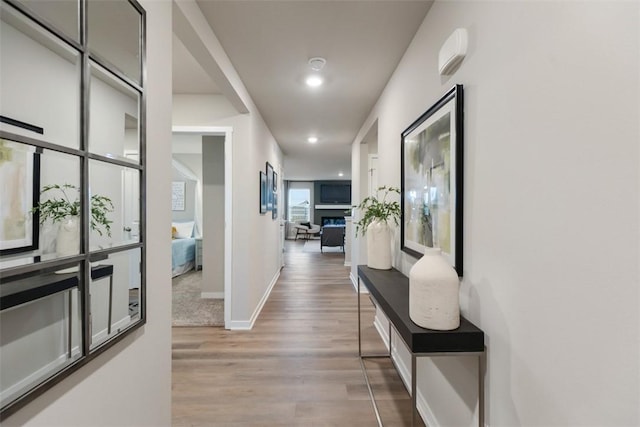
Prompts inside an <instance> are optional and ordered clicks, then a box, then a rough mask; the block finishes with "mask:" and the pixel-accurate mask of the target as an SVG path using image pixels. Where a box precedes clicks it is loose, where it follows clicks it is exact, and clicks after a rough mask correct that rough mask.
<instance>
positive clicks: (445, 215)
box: [400, 85, 464, 276]
mask: <svg viewBox="0 0 640 427" xmlns="http://www.w3.org/2000/svg"><path fill="white" fill-rule="evenodd" d="M463 125H464V91H463V86H462V85H455V86H454V87H453V88H451V89H450V90H449V91H448V92H447V93H446V94H444V95H443V96H442V97H441V98H440V99H439V100H438V101H437V102H436V103H435V104H433V105H432V106H431V107H429V109H428V110H427V111H425V112H424V113H423V114H422V115H421V116H420V117H418V119H417V120H415V121H414V122H413V123H411V125H410V126H409V127H408V128H407V129H405V130H404V131H403V132H402V134H401V142H400V145H401V156H400V159H401V174H402V184H401V193H402V194H401V208H402V220H401V223H400V224H401V233H400V248H401V249H402V251H403V252H405V253H408V254H409V255H411V256H414V257H417V258H419V257H421V256H422V255H423V254H424V252H425V249H426V248H427V247H436V248H440V249H442V254H443V255H444V256H445V257H446V258H447V259H448V260H449V262H450V263H451V265H452V266H453V267H454V268H455V269H456V271H457V273H458V276H462V272H463V263H462V262H463V259H462V254H463V247H462V245H463V224H462V218H463V171H464V152H463V147H464V126H463Z"/></svg>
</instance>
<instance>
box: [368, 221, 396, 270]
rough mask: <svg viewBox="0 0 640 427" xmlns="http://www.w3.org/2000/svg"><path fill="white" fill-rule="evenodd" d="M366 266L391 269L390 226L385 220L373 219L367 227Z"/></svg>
mask: <svg viewBox="0 0 640 427" xmlns="http://www.w3.org/2000/svg"><path fill="white" fill-rule="evenodd" d="M367 266H368V267H370V268H375V269H378V270H390V269H391V227H389V224H387V222H386V221H379V220H375V221H373V222H371V224H369V226H368V227H367Z"/></svg>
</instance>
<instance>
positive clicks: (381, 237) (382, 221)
mask: <svg viewBox="0 0 640 427" xmlns="http://www.w3.org/2000/svg"><path fill="white" fill-rule="evenodd" d="M381 192H382V196H381V195H380V193H381ZM390 193H397V194H398V195H399V194H400V189H398V188H395V187H387V186H386V185H385V186H382V187H379V188H378V189H377V190H376V195H375V196H369V197H366V198H365V199H364V200H362V202H361V203H360V204H359V205H358V206H356V209H359V210H360V212H361V215H362V218H361V219H360V220H359V221H358V222H356V223H355V224H356V236H358V234H361V235H362V236H364V235H366V236H367V266H369V267H371V268H376V269H379V270H389V269H390V268H391V228H390V226H389V222H390V221H393V223H394V224H395V225H396V226H397V225H398V224H399V223H400V212H401V211H400V203H398V202H397V201H390V200H387V197H389V195H390Z"/></svg>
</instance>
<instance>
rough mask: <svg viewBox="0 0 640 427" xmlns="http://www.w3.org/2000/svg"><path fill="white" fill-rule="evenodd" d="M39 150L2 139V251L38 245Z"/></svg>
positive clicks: (0, 217)
mask: <svg viewBox="0 0 640 427" xmlns="http://www.w3.org/2000/svg"><path fill="white" fill-rule="evenodd" d="M39 193H40V153H39V152H38V150H36V147H33V146H29V145H25V144H20V143H18V142H14V141H10V140H7V139H0V200H2V205H0V254H1V255H9V254H15V253H20V252H28V251H33V250H36V249H37V248H38V233H39V224H38V213H37V211H36V212H34V209H35V208H36V206H37V203H38V198H39Z"/></svg>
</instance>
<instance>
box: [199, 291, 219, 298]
mask: <svg viewBox="0 0 640 427" xmlns="http://www.w3.org/2000/svg"><path fill="white" fill-rule="evenodd" d="M200 298H205V299H224V292H202V293H201V294H200Z"/></svg>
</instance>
